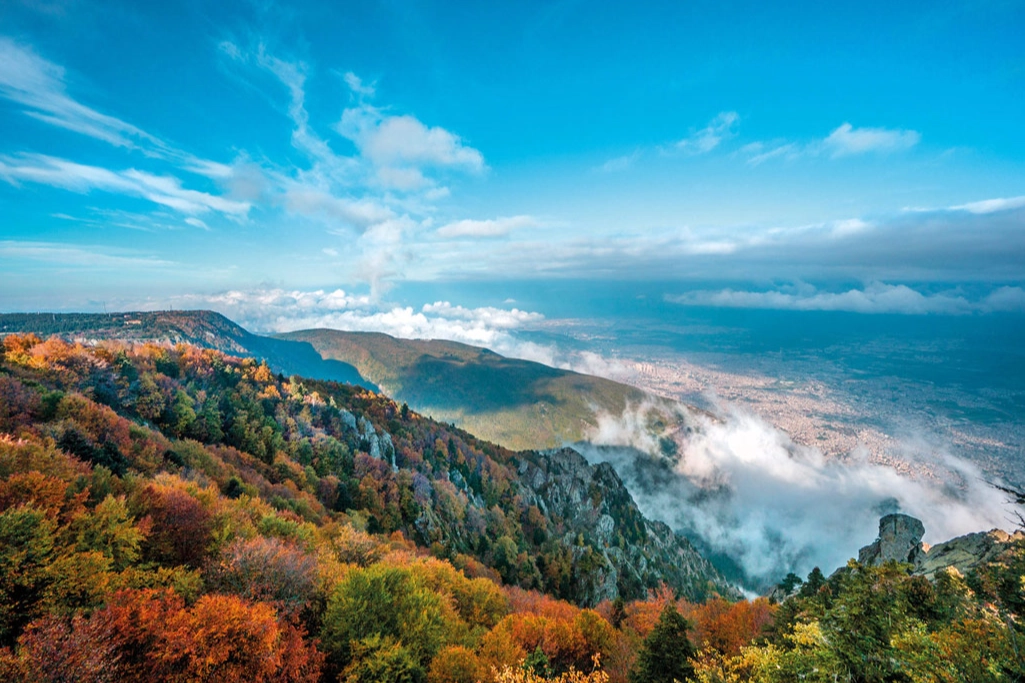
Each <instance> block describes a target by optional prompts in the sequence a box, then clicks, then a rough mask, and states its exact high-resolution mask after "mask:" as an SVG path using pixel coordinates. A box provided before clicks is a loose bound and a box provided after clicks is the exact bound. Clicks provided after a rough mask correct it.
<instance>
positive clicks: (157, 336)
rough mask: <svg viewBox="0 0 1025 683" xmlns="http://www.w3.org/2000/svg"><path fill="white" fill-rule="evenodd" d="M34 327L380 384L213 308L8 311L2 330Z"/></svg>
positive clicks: (87, 339) (88, 339)
mask: <svg viewBox="0 0 1025 683" xmlns="http://www.w3.org/2000/svg"><path fill="white" fill-rule="evenodd" d="M12 333H21V334H24V333H33V334H37V335H39V336H41V337H43V338H46V337H49V336H51V335H57V336H59V337H62V338H64V339H68V340H72V341H79V342H83V343H95V342H98V341H101V340H117V341H130V342H154V343H170V344H192V345H195V346H199V347H201V348H206V349H216V350H218V351H221V352H223V353H227V354H230V355H232V356H237V357H244V356H252V357H255V358H260V359H261V360H266V361H267V363H268V365H270V366H271V368H273V369H274V371H275V372H281V373H284V374H286V375H302V376H303V377H315V378H317V379H325V380H333V381H336V382H347V383H349V384H357V385H360V386H364V387H366V388H368V389H373V390H377V387H376V386H374V385H373V384H372V383H370V382H368V381H366V380H365V379H364V378H363V377H361V376H360V373H359V371H357V370H356V368H354V367H353V366H352V365H349V364H348V363H344V362H341V361H339V360H325V359H324V358H321V356H320V354H319V353H317V352H316V351H315V350H314V349H313V347H312V346H310V345H309V344H307V343H304V342H299V341H289V340H285V339H275V338H273V337H263V336H260V335H256V334H253V333H251V332H249V331H248V330H246V329H244V328H243V327H241V326H240V325H237V324H236V323H234V322H232V321H231V320H228V319H227V318H225V317H224V316H223V315H221V314H220V313H215V312H213V311H152V312H141V311H139V312H129V313H109V314H108V313H4V314H0V336H2V335H4V334H12Z"/></svg>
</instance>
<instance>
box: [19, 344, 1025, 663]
mask: <svg viewBox="0 0 1025 683" xmlns="http://www.w3.org/2000/svg"><path fill="white" fill-rule="evenodd" d="M546 462H547V461H545V460H544V458H543V457H542V456H541V455H539V454H532V453H522V452H521V453H514V452H511V451H508V450H505V449H502V448H500V447H497V446H494V445H492V444H489V443H486V442H483V441H480V440H478V439H475V438H474V437H473V436H471V435H470V434H467V433H465V432H463V431H461V430H458V429H455V428H453V427H451V426H450V425H445V424H443V423H439V422H436V421H433V420H430V419H427V418H424V417H422V416H420V415H418V414H416V413H415V412H413V411H410V410H409V409H408V408H407V407H406V406H404V405H398V404H396V403H395V402H393V401H391V400H389V399H387V398H385V397H383V396H381V395H378V394H375V393H373V392H370V391H368V390H366V389H363V388H360V387H354V386H351V385H346V384H337V383H332V382H318V381H310V380H303V379H300V378H298V377H284V376H282V375H276V374H274V373H273V372H272V371H271V370H270V368H269V367H268V366H267V365H266V364H263V363H260V362H257V361H254V360H251V359H238V358H233V357H230V356H226V355H224V354H222V353H220V352H218V351H214V350H209V349H199V348H196V347H193V346H187V345H181V346H176V347H169V346H158V345H130V344H123V343H106V344H100V345H97V346H89V347H84V346H81V345H76V344H69V343H67V342H64V341H61V340H59V339H56V338H54V339H50V340H46V341H43V340H41V339H39V338H38V337H35V336H32V335H9V336H7V337H6V338H4V340H3V346H2V357H0V680H24V681H96V682H99V681H156V680H170V681H338V680H340V681H349V682H352V683H359V682H366V683H370V682H384V681H409V682H422V681H430V682H431V683H434V682H438V683H442V682H452V683H456V682H466V683H473V682H476V681H483V682H490V681H497V682H507V683H512V682H517V681H547V680H560V681H564V682H566V683H568V682H570V681H575V682H578V683H584V682H590V683H605V682H606V681H609V682H615V683H620V682H623V683H625V682H626V681H630V683H641V682H644V681H654V682H660V681H667V682H668V681H673V680H679V681H685V680H700V681H706V682H709V683H710V682H713V681H721V682H726V681H781V682H782V681H866V682H868V681H872V682H874V681H909V682H913V683H918V682H920V681H921V682H926V681H930V682H931V681H937V682H947V681H951V682H953V681H1017V680H1023V679H1025V659H1023V653H1025V626H1023V623H1025V622H1023V621H1022V619H1023V618H1025V547H1022V545H1021V544H1020V543H1019V544H1017V545H1015V546H1013V547H1011V548H1010V549H1009V550H1008V552H1007V553H1005V555H1004V556H1003V557H1001V558H999V560H998V561H996V562H993V563H991V564H989V565H987V566H985V567H983V568H981V569H979V570H977V571H974V572H972V573H971V574H969V575H967V576H961V575H959V574H957V573H956V572H949V573H941V574H940V575H938V577H937V578H936V580H935V581H934V582H931V581H929V580H927V579H925V578H922V577H918V576H912V575H911V574H910V573H909V571H908V567H907V566H906V565H900V564H896V563H888V564H885V565H883V566H880V567H868V566H862V565H859V564H857V563H856V562H852V563H851V564H849V565H848V566H847V567H845V568H843V569H841V570H840V571H837V572H836V573H834V574H833V575H831V576H829V577H827V576H825V575H824V574H823V573H822V572H820V571H818V570H815V571H813V572H812V574H811V575H810V576H809V577H808V578H807V580H806V581H800V580H799V579H797V578H796V577H789V578H788V581H787V585H786V586H785V589H786V590H783V591H781V593H783V594H786V593H791V594H792V597H789V598H788V599H786V600H785V601H783V602H782V603H781V604H774V603H771V602H770V601H768V600H766V599H764V598H759V599H756V600H750V601H748V600H735V599H732V598H731V595H729V594H728V593H727V592H726V591H717V589H718V588H719V586H718V585H717V584H715V582H714V581H710V580H707V577H705V575H703V574H700V573H698V574H695V578H694V580H693V581H692V582H689V583H688V582H684V583H681V582H676V583H675V584H672V582H669V581H665V580H664V578H665V577H664V576H662V575H661V574H660V572H658V571H654V570H652V569H651V566H652V563H653V562H654V560H651V561H649V560H648V559H646V558H649V557H652V558H654V557H655V556H654V555H643V557H642V559H644V561H643V562H640V563H639V564H638V563H637V562H634V563H633V564H631V563H630V562H627V561H626V560H625V559H624V560H623V563H622V564H620V565H617V567H619V569H618V570H617V571H615V572H613V569H615V567H612V566H611V565H610V560H609V559H608V558H610V557H612V558H629V557H641V556H638V555H637V553H640V552H641V550H638V548H641V547H642V546H643V544H645V543H649V544H650V543H651V542H652V541H651V539H650V538H649V537H650V536H651V534H652V531H651V529H652V527H651V525H650V523H648V522H646V521H645V520H644V519H643V518H642V517H641V516H640V515H639V513H637V512H636V507H635V506H633V505H632V502H631V501H628V500H622V499H619V498H615V497H612V498H611V499H610V498H609V495H610V494H609V491H615V490H616V489H615V488H602V487H600V486H598V485H597V484H595V483H592V484H591V488H590V489H587V490H586V491H585V493H586V496H585V498H586V500H585V501H584V503H585V506H589V509H590V508H593V509H599V508H600V509H601V510H605V511H608V514H609V515H610V516H611V517H612V518H614V520H615V525H614V527H613V529H614V532H612V533H599V531H598V530H588V529H585V528H582V527H581V526H580V525H579V524H575V523H574V510H573V509H570V508H572V506H571V505H568V504H566V505H564V506H563V508H562V509H557V506H555V505H553V504H552V502H551V499H550V498H548V499H546V498H544V497H543V496H540V495H539V496H538V497H537V498H536V499H531V498H529V496H527V495H526V489H525V488H524V487H523V486H522V484H521V483H520V481H521V472H528V471H530V472H533V471H535V470H537V471H540V469H539V468H542V467H544V466H545V463H546ZM531 468H533V469H531ZM593 481H595V482H597V481H599V480H598V479H595V480H593ZM546 500H547V501H548V503H547V504H546V503H545V501H546ZM643 547H647V546H643ZM643 552H648V551H647V550H645V551H643ZM631 553H634V555H632V556H631ZM635 565H637V566H643V567H646V568H647V569H645V570H643V571H637V572H633V573H630V572H627V571H626V569H627V568H629V567H634V566H635ZM597 576H604V577H606V578H608V577H612V576H615V577H618V578H617V579H616V581H615V582H614V584H615V585H614V586H612V588H611V589H610V590H613V591H614V592H615V594H616V595H617V596H618V597H616V598H615V599H604V600H601V601H600V602H596V603H595V602H594V601H593V600H591V598H592V597H593V596H595V595H598V594H599V593H596V592H595V588H594V586H593V585H591V582H593V581H595V577H597ZM702 577H705V578H702ZM609 580H610V581H611V579H609Z"/></svg>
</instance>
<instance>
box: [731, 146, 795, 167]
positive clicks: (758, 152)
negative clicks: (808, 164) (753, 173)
mask: <svg viewBox="0 0 1025 683" xmlns="http://www.w3.org/2000/svg"><path fill="white" fill-rule="evenodd" d="M762 150H764V151H762ZM740 151H741V153H745V152H746V153H750V154H752V156H751V157H750V158H749V159H748V160H747V162H746V163H747V164H748V165H749V166H758V165H760V164H764V163H765V162H766V161H770V160H772V159H778V158H780V157H785V158H788V159H795V158H797V157H798V156H800V154H801V151H800V149H799V148H798V146H797V145H795V144H793V143H789V142H787V143H780V144H777V145H776V146H774V147H771V148H768V149H766V148H765V145H763V144H762V143H760V142H756V143H751V144H750V145H744V147H741V149H740Z"/></svg>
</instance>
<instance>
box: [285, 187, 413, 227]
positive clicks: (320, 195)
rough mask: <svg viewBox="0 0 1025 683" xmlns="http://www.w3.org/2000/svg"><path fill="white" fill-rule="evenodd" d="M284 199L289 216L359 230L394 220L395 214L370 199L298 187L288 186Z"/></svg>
mask: <svg viewBox="0 0 1025 683" xmlns="http://www.w3.org/2000/svg"><path fill="white" fill-rule="evenodd" d="M283 197H284V206H285V208H286V209H287V210H288V211H290V212H292V213H295V214H299V215H302V216H308V217H314V218H324V219H327V220H329V221H331V222H342V223H344V224H346V225H349V226H353V227H356V228H359V229H361V230H365V229H367V228H369V227H371V226H373V225H375V224H377V223H381V222H382V221H387V220H390V219H392V218H394V217H395V212H393V211H392V210H391V209H389V208H388V207H386V206H383V205H381V204H378V203H377V202H375V201H373V200H371V199H349V198H346V197H337V196H335V195H333V194H331V193H329V192H326V191H322V190H318V189H315V188H310V187H307V186H303V185H301V184H298V183H294V184H289V186H288V187H287V188H286V189H285V192H284V195H283Z"/></svg>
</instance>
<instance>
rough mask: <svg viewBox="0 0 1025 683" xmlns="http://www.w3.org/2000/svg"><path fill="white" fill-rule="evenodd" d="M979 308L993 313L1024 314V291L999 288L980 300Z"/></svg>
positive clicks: (1014, 288)
mask: <svg viewBox="0 0 1025 683" xmlns="http://www.w3.org/2000/svg"><path fill="white" fill-rule="evenodd" d="M981 308H982V310H984V311H991V312H994V313H1020V312H1025V289H1022V288H1021V287H1007V286H1005V287H1000V288H998V289H995V290H993V291H992V292H990V293H989V295H988V296H987V297H986V298H985V299H983V300H982V304H981Z"/></svg>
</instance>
